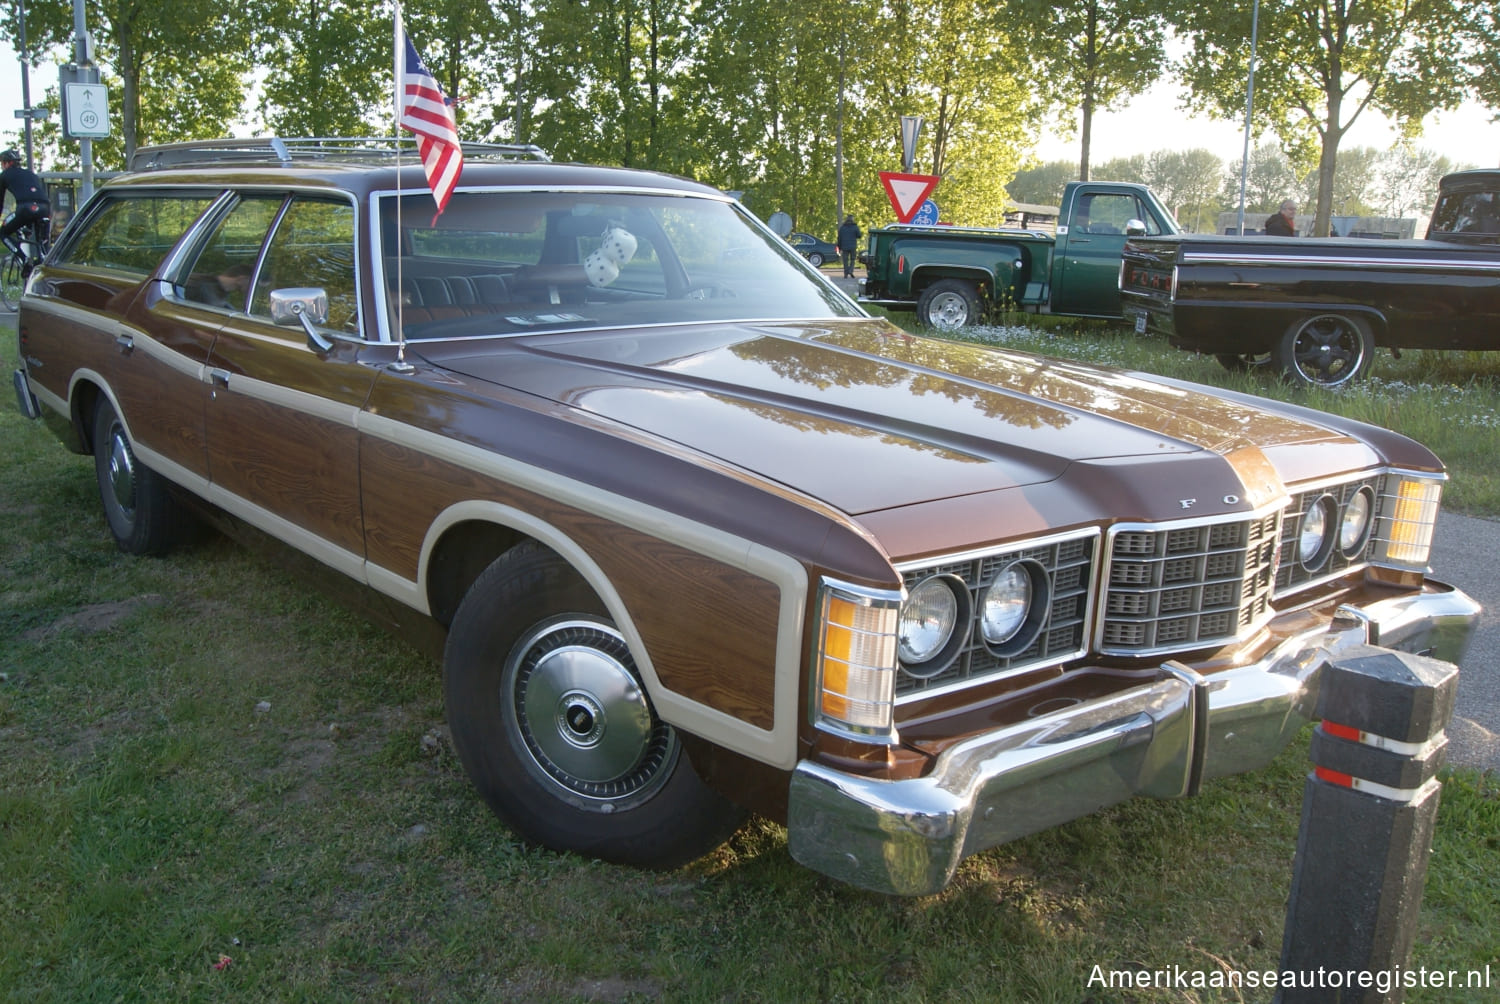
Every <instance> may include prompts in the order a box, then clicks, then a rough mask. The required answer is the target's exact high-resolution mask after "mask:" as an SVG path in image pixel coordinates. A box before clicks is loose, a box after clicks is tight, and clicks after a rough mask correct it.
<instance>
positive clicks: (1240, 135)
mask: <svg viewBox="0 0 1500 1004" xmlns="http://www.w3.org/2000/svg"><path fill="white" fill-rule="evenodd" d="M56 86H57V70H56V68H55V67H54V66H51V65H44V66H43V67H42V68H41V69H39V70H33V71H32V73H31V97H32V100H33V101H34V102H40V101H41V99H42V97H43V96H44V95H45V94H46V92H47V88H49V87H56ZM110 97H111V103H112V104H114V102H115V101H116V100H117V98H116V96H115V95H111V96H110ZM1179 104H1180V91H1179V90H1178V88H1177V87H1176V86H1175V84H1174V83H1173V82H1172V81H1170V80H1164V81H1163V82H1162V83H1159V84H1157V85H1156V86H1155V87H1153V88H1152V89H1151V90H1149V91H1147V92H1146V93H1145V94H1142V95H1138V96H1136V97H1134V98H1132V99H1131V100H1130V101H1129V102H1128V103H1127V104H1126V106H1125V107H1123V108H1122V109H1121V110H1120V111H1115V112H1098V113H1096V114H1095V116H1094V135H1093V147H1092V150H1091V151H1090V154H1089V161H1090V163H1093V164H1102V163H1103V162H1104V161H1106V160H1110V159H1112V158H1114V157H1129V156H1134V155H1135V154H1138V153H1151V152H1153V151H1155V150H1164V149H1166V150H1173V149H1191V148H1196V147H1205V148H1207V149H1209V150H1212V151H1213V152H1214V153H1215V154H1217V155H1218V156H1219V157H1220V158H1222V159H1223V160H1224V162H1225V163H1226V164H1228V163H1231V162H1234V161H1237V160H1239V158H1240V155H1241V152H1242V150H1243V147H1244V119H1243V117H1241V118H1239V120H1238V121H1234V122H1228V121H1220V120H1213V119H1207V118H1195V117H1190V116H1188V115H1187V113H1185V112H1183V111H1181V110H1180V109H1179V107H1178V105H1179ZM20 107H21V64H20V60H19V59H18V58H17V57H16V54H15V51H14V49H12V48H11V47H10V46H9V45H8V44H5V43H0V132H4V133H7V134H9V135H11V136H14V137H15V138H16V146H17V148H19V147H20V136H21V126H22V122H21V120H20V119H17V118H14V117H13V111H14V110H15V109H18V108H20ZM116 107H117V106H116ZM1492 114H1493V113H1491V112H1490V111H1489V110H1487V109H1485V108H1482V107H1480V106H1478V105H1468V106H1465V107H1463V108H1461V109H1459V110H1458V111H1455V112H1450V113H1435V114H1434V115H1430V116H1428V119H1427V121H1426V122H1425V123H1424V131H1423V135H1422V137H1421V138H1420V139H1418V140H1417V145H1418V146H1419V147H1424V148H1427V149H1430V150H1433V151H1435V152H1436V153H1439V154H1444V155H1446V156H1447V157H1448V159H1449V160H1451V161H1452V162H1453V163H1454V164H1457V165H1469V166H1474V167H1496V166H1500V123H1496V122H1492V121H1490V120H1491V117H1492ZM1164 123H1167V124H1169V125H1168V126H1167V127H1164ZM114 124H115V125H118V121H116V122H115V123H114ZM1260 138H1262V137H1260V136H1259V135H1258V134H1257V135H1255V136H1252V137H1251V146H1252V147H1253V146H1254V145H1255V143H1256V142H1257V141H1258V140H1259V139H1260ZM1265 138H1267V139H1270V138H1272V137H1270V136H1266V137H1265ZM1395 141H1396V132H1395V130H1394V129H1393V128H1391V126H1390V124H1389V123H1388V122H1387V121H1386V120H1385V119H1384V118H1382V117H1381V116H1379V115H1377V114H1375V113H1373V112H1370V111H1368V110H1367V111H1365V112H1364V113H1363V114H1362V115H1361V116H1360V117H1359V119H1358V121H1357V122H1356V123H1355V126H1354V128H1353V130H1351V131H1350V133H1349V134H1348V135H1346V136H1345V137H1344V140H1343V143H1342V144H1341V146H1343V147H1346V148H1347V147H1354V146H1373V147H1376V148H1377V149H1381V150H1384V149H1387V148H1389V147H1390V146H1391V144H1392V143H1394V142H1395ZM1079 152H1080V151H1079V146H1078V136H1077V135H1076V129H1075V133H1074V134H1073V135H1071V136H1070V135H1067V134H1065V133H1063V132H1060V131H1056V130H1053V131H1049V132H1046V133H1044V134H1042V135H1040V136H1039V137H1038V142H1037V146H1036V150H1035V153H1036V156H1037V157H1038V158H1039V159H1040V160H1043V161H1048V160H1071V161H1077V160H1078V156H1079Z"/></svg>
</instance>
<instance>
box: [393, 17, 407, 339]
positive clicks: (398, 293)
mask: <svg viewBox="0 0 1500 1004" xmlns="http://www.w3.org/2000/svg"><path fill="white" fill-rule="evenodd" d="M394 6H395V17H394V18H393V19H392V21H393V27H394V33H393V37H392V39H391V59H392V66H391V68H392V75H391V80H392V81H394V83H393V85H392V87H391V142H392V143H393V144H394V146H395V151H396V234H395V239H396V246H395V248H393V249H392V250H393V251H394V252H395V255H396V288H395V289H394V290H390V291H389V295H391V296H394V297H395V298H396V365H397V366H398V367H399V366H404V365H405V364H406V292H405V290H406V284H405V281H404V277H403V275H402V264H403V258H404V256H403V255H402V254H401V87H402V82H401V81H402V76H401V63H402V57H403V56H404V55H405V52H404V51H403V50H404V49H405V46H404V45H402V42H404V41H405V38H404V36H405V34H406V27H405V25H404V24H402V19H401V0H395V4H394Z"/></svg>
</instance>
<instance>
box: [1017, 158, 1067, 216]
mask: <svg viewBox="0 0 1500 1004" xmlns="http://www.w3.org/2000/svg"><path fill="white" fill-rule="evenodd" d="M1076 172H1077V165H1075V164H1074V163H1073V162H1072V161H1067V160H1049V161H1047V163H1045V164H1038V165H1037V166H1036V167H1026V168H1022V169H1021V170H1019V171H1017V172H1016V176H1015V177H1014V178H1013V179H1011V182H1010V184H1008V185H1006V186H1005V191H1006V192H1007V193H1008V194H1009V195H1010V197H1011V198H1012V199H1014V200H1015V201H1017V202H1025V203H1028V204H1029V205H1033V206H1056V205H1060V204H1061V203H1062V197H1063V189H1064V188H1065V187H1066V186H1067V184H1068V182H1070V181H1072V180H1073V179H1074V178H1075V177H1077V173H1076Z"/></svg>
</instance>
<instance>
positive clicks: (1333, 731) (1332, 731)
mask: <svg viewBox="0 0 1500 1004" xmlns="http://www.w3.org/2000/svg"><path fill="white" fill-rule="evenodd" d="M1323 731H1324V732H1327V733H1328V734H1329V735H1331V736H1338V737H1339V738H1340V739H1352V740H1354V741H1355V742H1359V741H1360V736H1361V735H1362V733H1361V732H1360V731H1359V729H1356V728H1354V727H1353V726H1352V725H1340V724H1338V723H1337V722H1330V721H1324V722H1323Z"/></svg>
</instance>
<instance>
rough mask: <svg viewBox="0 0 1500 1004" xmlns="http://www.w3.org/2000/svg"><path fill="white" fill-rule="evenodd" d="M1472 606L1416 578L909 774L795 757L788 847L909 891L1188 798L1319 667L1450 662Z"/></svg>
mask: <svg viewBox="0 0 1500 1004" xmlns="http://www.w3.org/2000/svg"><path fill="white" fill-rule="evenodd" d="M1479 611H1480V608H1479V605H1478V604H1477V603H1475V602H1474V601H1473V600H1471V599H1470V598H1469V597H1468V596H1466V595H1465V594H1464V593H1462V592H1460V591H1459V590H1457V589H1452V588H1450V587H1447V586H1442V585H1439V584H1436V583H1431V582H1429V583H1428V589H1427V590H1426V591H1425V592H1423V593H1421V594H1417V595H1412V596H1403V597H1399V598H1394V599H1390V600H1383V601H1380V602H1377V603H1372V604H1369V605H1367V606H1364V607H1358V608H1356V607H1351V606H1345V607H1342V608H1340V610H1339V613H1338V615H1337V616H1336V617H1335V618H1334V621H1333V622H1332V624H1331V625H1330V626H1329V627H1328V628H1327V629H1326V630H1319V631H1315V632H1311V633H1309V634H1305V635H1302V636H1299V637H1297V638H1293V639H1290V640H1288V641H1286V642H1284V643H1283V644H1281V645H1280V646H1278V647H1277V648H1276V649H1274V650H1273V651H1271V652H1270V653H1269V654H1267V655H1266V657H1265V658H1263V659H1261V660H1260V661H1259V662H1256V663H1254V664H1253V665H1250V666H1245V667H1242V668H1239V669H1234V670H1230V671H1227V672H1223V673H1216V674H1214V675H1213V676H1201V675H1199V674H1198V673H1196V672H1194V671H1193V670H1192V669H1191V668H1189V667H1187V666H1184V665H1182V664H1180V663H1172V662H1169V663H1166V664H1165V665H1163V666H1162V667H1161V670H1160V673H1159V674H1158V676H1157V678H1156V679H1155V680H1154V681H1153V682H1151V683H1148V684H1143V685H1141V686H1139V687H1135V688H1132V689H1130V690H1126V691H1122V692H1121V693H1118V694H1115V695H1112V696H1110V697H1108V698H1104V699H1102V700H1098V701H1093V702H1089V703H1085V704H1080V705H1076V706H1074V707H1071V708H1067V709H1064V710H1062V711H1058V712H1055V713H1053V714H1049V715H1046V716H1043V717H1039V718H1035V719H1031V720H1029V721H1026V722H1022V723H1020V724H1017V725H1011V726H1007V727H1005V728H1001V729H997V730H995V731H993V732H988V733H985V734H984V735H980V736H975V737H974V738H972V739H969V740H968V741H966V742H964V743H961V744H959V745H957V746H954V747H952V748H950V749H948V750H946V751H945V752H944V753H943V754H942V755H941V756H939V757H938V758H937V761H936V763H935V765H934V766H933V768H932V770H931V772H929V773H928V774H927V775H926V776H924V777H920V778H913V779H909V780H902V781H881V780H875V779H871V778H865V777H856V776H853V775H849V774H845V773H842V772H840V771H837V770H833V769H830V768H828V767H825V766H822V765H820V764H817V763H813V762H810V761H804V762H802V763H801V764H799V765H798V766H797V769H796V770H795V772H794V773H793V775H792V782H791V793H790V804H789V806H788V822H787V842H788V846H789V848H790V850H791V853H792V856H793V857H794V858H796V859H797V860H798V861H800V862H801V863H802V864H804V865H806V866H808V867H809V868H813V869H816V870H817V871H820V872H823V873H825V874H827V875H831V876H833V877H834V878H837V879H841V880H843V881H845V882H848V883H850V884H852V885H857V886H861V887H863V888H866V889H873V890H876V891H878V892H886V893H895V894H898V895H905V896H921V895H927V894H929V893H935V892H938V891H940V890H942V889H943V887H945V886H946V885H947V884H948V882H949V880H950V879H951V878H952V877H953V872H954V870H955V869H956V868H957V867H958V864H959V862H960V861H962V860H963V859H964V858H966V857H968V856H969V855H971V854H974V853H977V852H979V851H982V850H985V849H986V848H990V847H994V846H996V845H998V844H1003V843H1005V842H1007V841H1010V840H1015V839H1017V838H1019V837H1024V836H1026V835H1028V834H1031V833H1035V832H1037V831H1039V830H1044V829H1047V828H1049V827H1052V826H1056V825H1058V824H1060V823H1064V822H1067V821H1068V820H1071V819H1077V818H1078V817H1079V816H1085V815H1088V814H1089V813H1091V812H1094V811H1097V810H1099V809H1102V808H1104V807H1106V806H1109V805H1113V804H1115V803H1116V802H1121V801H1124V800H1125V799H1127V798H1129V797H1130V796H1132V795H1152V796H1156V797H1158V798H1176V797H1179V796H1182V795H1189V794H1194V793H1195V792H1196V791H1197V789H1198V785H1199V784H1200V783H1201V782H1202V781H1203V780H1205V779H1207V778H1213V777H1222V776H1225V775H1229V774H1239V773H1244V772H1246V771H1250V770H1255V769H1257V768H1259V767H1262V766H1264V765H1265V764H1267V763H1269V762H1270V761H1271V760H1272V759H1273V758H1274V757H1275V756H1276V755H1277V753H1279V752H1280V751H1281V750H1282V749H1283V748H1285V747H1286V746H1287V744H1288V743H1290V742H1291V741H1292V739H1293V738H1294V737H1295V736H1296V735H1297V733H1298V732H1299V731H1300V730H1301V729H1302V727H1303V726H1304V725H1306V724H1307V723H1308V722H1310V721H1312V719H1313V713H1314V709H1315V708H1316V706H1317V696H1318V680H1319V677H1320V674H1321V672H1322V669H1323V666H1324V665H1326V664H1327V663H1328V662H1330V661H1332V660H1334V659H1336V658H1338V656H1339V653H1340V652H1341V651H1342V650H1344V649H1346V648H1348V647H1349V646H1352V645H1356V644H1371V645H1382V646H1385V647H1387V648H1391V649H1396V650H1400V651H1406V652H1418V653H1422V654H1426V655H1431V656H1432V657H1433V658H1437V659H1443V660H1446V661H1448V662H1453V663H1459V662H1461V660H1462V659H1463V655H1464V652H1465V650H1466V649H1467V648H1468V644H1469V639H1470V636H1471V634H1472V632H1473V630H1474V626H1475V624H1476V622H1477V621H1478V617H1479Z"/></svg>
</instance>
